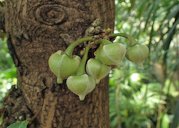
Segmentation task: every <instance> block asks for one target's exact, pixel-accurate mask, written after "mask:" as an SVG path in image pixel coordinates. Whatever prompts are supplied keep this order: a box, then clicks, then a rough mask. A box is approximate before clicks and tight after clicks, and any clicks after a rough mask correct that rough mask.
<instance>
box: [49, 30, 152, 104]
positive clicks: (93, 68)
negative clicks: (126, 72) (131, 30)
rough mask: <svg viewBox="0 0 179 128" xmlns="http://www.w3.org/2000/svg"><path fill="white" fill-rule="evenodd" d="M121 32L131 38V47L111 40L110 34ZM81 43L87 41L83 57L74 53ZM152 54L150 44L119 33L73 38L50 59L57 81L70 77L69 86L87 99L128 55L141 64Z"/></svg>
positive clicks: (113, 35) (75, 92) (113, 36)
mask: <svg viewBox="0 0 179 128" xmlns="http://www.w3.org/2000/svg"><path fill="white" fill-rule="evenodd" d="M117 36H122V37H125V38H126V39H127V40H128V41H129V44H128V45H127V48H126V47H125V46H124V45H122V44H120V43H119V42H114V43H113V42H111V41H110V38H113V39H114V38H116V37H117ZM81 43H86V44H87V45H86V48H85V52H84V54H83V57H82V59H81V58H80V57H79V56H77V55H73V51H74V49H75V47H77V46H78V45H80V44H81ZM94 46H95V47H96V49H95V52H94V56H95V57H94V58H89V57H88V53H89V50H90V49H92V48H94ZM148 54H149V49H148V47H147V46H145V45H141V44H138V43H136V42H135V40H134V39H133V38H132V37H131V36H129V35H126V34H121V33H118V34H109V35H108V36H105V37H102V38H101V37H100V38H95V37H94V36H89V37H84V38H80V39H78V40H76V41H74V42H72V43H71V44H70V45H69V46H68V48H67V49H66V50H65V51H64V52H63V51H61V50H59V51H57V52H55V53H54V54H52V55H51V56H50V58H49V62H48V63H49V67H50V70H51V71H52V72H53V73H54V74H55V75H56V77H57V83H58V84H60V83H62V82H63V80H65V79H66V84H67V87H68V89H69V90H70V91H72V92H73V93H74V94H76V95H78V96H79V99H80V100H84V98H85V96H86V95H87V94H89V93H90V92H92V91H93V90H94V89H95V87H96V84H98V83H99V82H100V80H101V79H103V78H104V77H106V76H107V75H108V73H109V71H110V70H111V68H113V67H116V66H119V64H120V63H121V61H122V60H123V58H124V57H125V56H126V57H127V59H128V60H130V61H132V62H134V63H137V64H141V63H143V61H144V60H145V59H146V58H147V56H148Z"/></svg>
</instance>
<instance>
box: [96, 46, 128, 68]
mask: <svg viewBox="0 0 179 128" xmlns="http://www.w3.org/2000/svg"><path fill="white" fill-rule="evenodd" d="M125 54H126V48H125V46H124V45H122V44H119V43H110V44H101V45H100V47H99V48H98V49H97V51H96V52H95V56H96V58H97V59H98V60H100V61H101V62H102V63H103V64H106V65H109V66H112V65H114V66H118V65H119V64H120V63H121V61H122V59H123V58H124V56H125Z"/></svg>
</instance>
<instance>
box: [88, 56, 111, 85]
mask: <svg viewBox="0 0 179 128" xmlns="http://www.w3.org/2000/svg"><path fill="white" fill-rule="evenodd" d="M110 69H111V68H110V67H109V66H107V65H105V64H102V63H101V62H100V61H98V60H97V59H89V60H88V62H87V65H86V71H87V73H88V74H89V75H90V76H92V77H93V78H95V80H96V83H99V82H100V80H101V79H103V78H104V77H105V76H106V75H107V74H108V73H109V71H110Z"/></svg>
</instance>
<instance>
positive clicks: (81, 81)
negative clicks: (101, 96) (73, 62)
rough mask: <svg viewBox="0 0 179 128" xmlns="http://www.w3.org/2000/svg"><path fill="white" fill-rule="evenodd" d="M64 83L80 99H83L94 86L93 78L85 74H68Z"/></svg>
mask: <svg viewBox="0 0 179 128" xmlns="http://www.w3.org/2000/svg"><path fill="white" fill-rule="evenodd" d="M66 83H67V87H68V89H69V90H70V91H72V92H73V93H74V94H76V95H78V96H79V99H80V100H84V99H85V96H86V95H87V94H88V93H90V92H91V91H93V89H94V88H95V80H94V78H92V77H91V76H89V75H87V74H83V75H79V76H78V75H77V76H70V77H68V79H67V82H66Z"/></svg>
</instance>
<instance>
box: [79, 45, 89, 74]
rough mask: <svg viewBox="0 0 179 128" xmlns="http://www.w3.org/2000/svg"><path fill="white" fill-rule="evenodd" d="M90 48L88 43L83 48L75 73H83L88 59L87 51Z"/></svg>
mask: <svg viewBox="0 0 179 128" xmlns="http://www.w3.org/2000/svg"><path fill="white" fill-rule="evenodd" d="M90 48H91V47H90V45H87V46H86V48H85V53H84V55H83V58H82V60H81V63H80V65H79V68H78V71H77V75H82V74H84V73H85V65H86V61H87V59H88V52H89V49H90Z"/></svg>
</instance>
